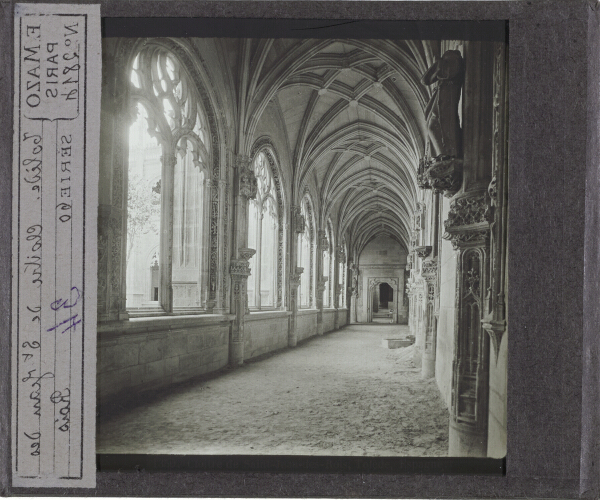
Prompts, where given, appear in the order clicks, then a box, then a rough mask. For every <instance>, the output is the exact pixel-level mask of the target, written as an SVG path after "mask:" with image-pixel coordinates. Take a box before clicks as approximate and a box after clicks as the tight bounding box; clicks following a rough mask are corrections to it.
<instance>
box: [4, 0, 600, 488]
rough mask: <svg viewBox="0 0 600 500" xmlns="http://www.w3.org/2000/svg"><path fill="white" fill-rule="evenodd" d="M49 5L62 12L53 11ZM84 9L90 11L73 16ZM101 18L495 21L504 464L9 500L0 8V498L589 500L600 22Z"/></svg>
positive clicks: (599, 394)
mask: <svg viewBox="0 0 600 500" xmlns="http://www.w3.org/2000/svg"><path fill="white" fill-rule="evenodd" d="M61 3H69V2H68V1H66V0H62V2H61ZM85 3H90V2H85ZM100 3H101V5H102V15H103V16H110V17H122V16H123V17H128V16H142V17H154V16H157V17H158V16H170V17H182V16H193V17H238V18H296V19H302V18H307V19H316V18H318V19H385V20H394V19H396V20H485V19H489V20H494V19H502V20H508V21H509V30H510V40H509V55H510V56H509V57H510V59H509V61H510V62H509V64H510V67H509V117H510V125H509V126H510V129H509V138H510V146H509V149H510V152H509V162H510V193H509V196H510V213H509V224H510V226H509V282H510V288H509V290H510V294H509V301H508V315H509V325H510V334H509V359H508V363H509V368H508V374H509V375H508V376H509V380H508V455H507V456H508V458H507V464H506V475H505V476H504V477H490V476H467V475H452V476H450V475H448V476H439V475H438V476H436V475H417V474H415V475H393V474H388V475H384V474H369V475H361V474H292V473H278V474H270V473H241V472H211V473H208V472H199V473H192V472H177V473H166V472H165V473H163V472H152V473H148V472H144V471H140V472H100V473H98V477H97V488H96V490H66V489H23V488H19V489H16V488H15V489H13V488H12V487H11V486H10V286H9V284H10V279H11V260H10V257H9V256H10V254H11V240H10V238H8V234H9V232H10V227H11V189H12V187H11V175H12V163H11V151H12V129H11V127H10V126H9V124H10V123H12V86H13V82H12V74H13V72H12V69H11V70H9V68H12V61H11V59H12V50H11V49H10V47H12V24H13V20H12V19H13V9H14V3H13V2H12V1H6V2H1V3H0V13H1V14H0V23H1V25H0V46H1V47H3V50H0V67H2V68H4V69H5V70H4V72H3V76H4V77H3V78H2V79H0V88H1V92H2V99H0V112H1V116H2V122H3V123H4V126H3V127H1V128H0V179H1V180H0V227H3V228H4V229H5V230H4V237H3V238H0V256H2V258H0V283H2V284H4V286H3V287H2V291H1V293H0V312H1V314H0V457H1V458H0V465H1V468H0V492H1V493H2V495H40V494H45V495H49V494H51V495H61V496H62V495H67V496H73V495H76V496H87V495H97V496H130V495H131V496H133V495H135V496H229V497H242V496H248V497H256V496H260V497H314V496H318V497H369V498H374V497H395V498H410V497H417V498H428V497H438V498H440V497H454V498H473V497H476V498H477V497H478V498H490V497H495V498H498V497H503V498H515V497H529V498H532V497H533V498H535V497H537V498H541V497H545V498H578V497H585V498H597V497H598V496H599V495H600V488H599V478H600V446H599V434H600V414H599V410H598V401H599V400H600V390H599V389H600V367H599V351H600V345H599V344H600V342H599V341H598V325H600V301H599V297H600V293H599V291H600V251H599V250H600V249H599V246H600V234H599V231H598V228H599V227H600V215H599V214H600V168H599V166H598V164H599V161H600V139H599V133H600V86H599V83H600V28H599V26H600V12H598V11H597V10H594V9H592V8H591V7H590V5H589V4H588V2H587V1H586V0H530V1H522V0H515V1H506V2H504V1H482V2H470V1H464V2H462V1H461V2H375V1H370V2H366V1H365V2H354V1H352V2H333V1H331V2H327V1H326V2H310V1H297V2H283V1H282V2H279V1H278V2H271V1H259V2H245V1H232V2H220V1H213V2H191V1H187V2H165V1H149V2H145V1H136V2H122V1H118V0H104V1H102V2H100Z"/></svg>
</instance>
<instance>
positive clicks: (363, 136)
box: [231, 39, 440, 253]
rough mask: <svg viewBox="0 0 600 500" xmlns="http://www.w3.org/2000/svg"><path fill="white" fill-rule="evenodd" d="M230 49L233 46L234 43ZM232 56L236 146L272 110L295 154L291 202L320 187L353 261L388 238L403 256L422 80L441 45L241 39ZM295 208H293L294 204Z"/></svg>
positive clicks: (420, 135) (420, 133)
mask: <svg viewBox="0 0 600 500" xmlns="http://www.w3.org/2000/svg"><path fill="white" fill-rule="evenodd" d="M232 43H233V42H232ZM238 44H239V45H238V46H237V47H236V48H235V49H233V47H231V48H232V49H233V50H234V51H235V52H236V54H237V59H238V60H237V64H236V68H238V69H237V71H239V74H237V75H236V78H237V80H238V82H239V83H240V92H241V94H240V95H239V96H237V98H238V99H237V102H238V106H239V113H238V115H239V120H240V122H239V124H238V126H239V127H240V130H242V131H243V134H240V135H241V137H242V138H243V139H242V140H245V141H247V143H246V144H239V145H238V146H239V148H240V150H244V149H246V150H247V149H248V148H249V147H250V146H251V144H250V143H251V142H252V140H253V138H254V135H255V130H256V128H257V125H258V123H259V121H260V118H261V115H262V113H263V111H264V110H265V108H266V107H267V106H268V105H269V104H270V103H277V104H278V105H279V107H280V109H281V113H282V115H283V119H284V121H285V127H286V134H287V136H288V138H289V144H290V148H291V150H292V154H293V167H294V179H293V182H294V192H295V195H296V196H297V197H299V196H301V195H302V193H303V192H304V186H305V185H307V184H312V183H313V182H314V185H315V186H317V189H318V193H319V201H318V203H319V206H320V207H321V210H319V214H320V217H321V220H320V221H319V222H320V226H321V227H324V221H325V220H326V218H327V217H328V216H329V217H331V219H332V220H335V221H337V224H336V225H337V226H338V237H339V236H341V235H342V234H347V235H349V236H350V237H351V239H352V242H353V247H354V248H355V249H356V250H357V252H358V253H360V251H362V249H363V248H364V246H365V245H366V244H367V243H368V242H369V241H371V240H372V239H373V238H375V237H377V236H380V235H382V234H384V235H389V236H391V237H392V238H394V239H396V240H397V241H398V242H400V243H401V244H402V245H403V246H404V247H408V241H409V239H410V236H409V231H410V218H411V217H410V216H411V213H412V211H413V209H414V206H415V203H416V195H417V186H416V169H417V165H418V162H419V158H421V157H422V156H423V148H424V144H425V141H424V137H425V133H426V125H425V117H424V109H425V106H426V104H427V102H428V100H429V95H430V94H429V92H430V89H428V88H426V87H424V86H423V85H422V84H421V83H420V81H419V80H420V77H421V75H422V74H423V73H424V72H425V71H426V70H427V68H428V67H429V66H430V65H431V64H432V63H433V60H434V55H436V56H437V55H439V52H440V43H439V42H435V41H404V40H395V41H390V40H314V39H308V40H289V39H277V40H272V39H271V40H268V39H260V40H255V39H252V40H250V39H246V40H243V41H241V42H238ZM297 202H298V199H296V200H294V203H297Z"/></svg>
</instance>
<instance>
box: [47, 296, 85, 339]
mask: <svg viewBox="0 0 600 500" xmlns="http://www.w3.org/2000/svg"><path fill="white" fill-rule="evenodd" d="M73 295H75V296H74V298H73ZM80 297H81V292H80V291H79V289H78V288H77V287H76V286H74V287H72V288H71V295H70V296H69V298H67V299H58V300H55V301H54V302H52V304H50V308H51V309H52V310H53V311H58V310H59V309H71V308H73V307H75V306H76V305H77V302H78V301H79V299H80ZM78 317H79V315H78V314H73V315H72V316H71V317H70V318H68V319H66V320H64V321H61V322H60V323H58V324H57V325H54V326H53V327H52V328H48V330H47V331H48V332H51V331H53V330H57V329H58V327H60V326H62V325H66V327H65V329H64V330H63V331H62V333H65V332H67V331H69V330H70V329H71V328H72V329H73V330H75V327H76V326H77V325H78V324H79V323H81V319H78Z"/></svg>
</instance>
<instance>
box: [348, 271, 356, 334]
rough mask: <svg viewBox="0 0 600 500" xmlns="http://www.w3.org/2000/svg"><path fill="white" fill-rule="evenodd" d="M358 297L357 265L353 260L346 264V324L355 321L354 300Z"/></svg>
mask: <svg viewBox="0 0 600 500" xmlns="http://www.w3.org/2000/svg"><path fill="white" fill-rule="evenodd" d="M357 299H358V266H357V265H356V264H355V263H354V262H350V264H348V292H347V295H346V300H347V304H348V324H354V323H356V322H357V311H356V301H357Z"/></svg>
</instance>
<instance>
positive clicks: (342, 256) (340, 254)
mask: <svg viewBox="0 0 600 500" xmlns="http://www.w3.org/2000/svg"><path fill="white" fill-rule="evenodd" d="M336 259H337V261H338V262H346V250H345V249H344V247H343V246H341V245H340V246H338V247H337V251H336Z"/></svg>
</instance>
